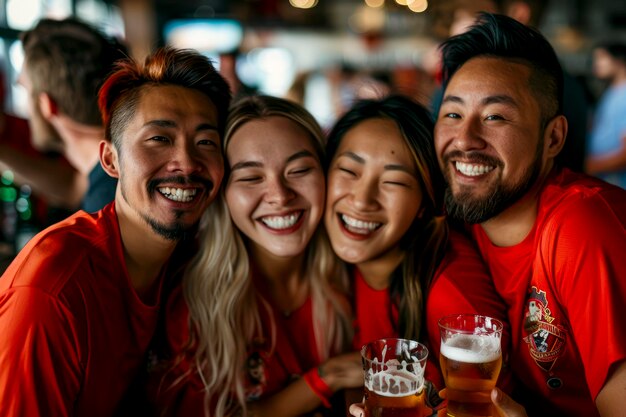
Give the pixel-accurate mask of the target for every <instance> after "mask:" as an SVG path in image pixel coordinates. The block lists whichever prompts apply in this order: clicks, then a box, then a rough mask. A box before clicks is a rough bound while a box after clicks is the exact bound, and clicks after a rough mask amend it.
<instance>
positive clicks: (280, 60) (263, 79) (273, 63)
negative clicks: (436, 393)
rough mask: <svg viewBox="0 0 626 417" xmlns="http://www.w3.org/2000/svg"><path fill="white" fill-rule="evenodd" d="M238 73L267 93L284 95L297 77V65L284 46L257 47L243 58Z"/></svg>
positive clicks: (243, 79) (243, 78) (245, 81)
mask: <svg viewBox="0 0 626 417" xmlns="http://www.w3.org/2000/svg"><path fill="white" fill-rule="evenodd" d="M237 75H238V76H239V78H240V79H241V81H243V82H244V83H245V84H248V85H254V86H257V88H258V89H259V90H260V91H261V92H262V93H265V94H269V95H274V96H280V97H282V96H284V95H285V94H286V93H287V90H289V87H291V84H292V83H293V81H294V79H295V77H296V65H295V62H294V59H293V56H292V55H291V53H290V52H289V51H288V50H287V49H284V48H257V49H253V50H252V51H250V52H249V53H248V54H247V55H246V57H245V59H243V60H241V61H240V63H239V67H238V70H237Z"/></svg>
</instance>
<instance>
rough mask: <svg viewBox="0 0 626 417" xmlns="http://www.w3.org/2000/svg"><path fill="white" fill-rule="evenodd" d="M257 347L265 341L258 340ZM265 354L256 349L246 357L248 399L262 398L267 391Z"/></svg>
mask: <svg viewBox="0 0 626 417" xmlns="http://www.w3.org/2000/svg"><path fill="white" fill-rule="evenodd" d="M255 345H256V347H257V348H258V347H259V346H262V345H263V343H262V342H259V341H257V343H255ZM264 356H265V355H264V354H263V353H262V352H261V351H259V350H255V351H253V352H251V353H250V354H249V355H248V358H247V359H246V376H247V380H248V381H247V382H248V383H247V384H246V385H247V386H246V394H245V395H246V400H247V401H254V400H258V399H259V398H261V395H263V392H264V391H265V385H266V383H267V382H266V377H265V359H264Z"/></svg>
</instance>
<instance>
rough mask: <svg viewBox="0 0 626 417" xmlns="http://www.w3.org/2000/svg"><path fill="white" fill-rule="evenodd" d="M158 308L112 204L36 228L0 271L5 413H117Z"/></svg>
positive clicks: (0, 405)
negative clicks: (134, 267) (135, 279)
mask: <svg viewBox="0 0 626 417" xmlns="http://www.w3.org/2000/svg"><path fill="white" fill-rule="evenodd" d="M159 292H160V291H159ZM157 313H158V307H157V305H146V304H144V303H143V302H142V301H141V300H140V298H139V297H138V296H137V294H136V292H135V290H134V289H133V287H132V285H131V283H130V279H129V277H128V273H127V270H126V265H125V262H124V253H123V249H122V242H121V237H120V232H119V226H118V221H117V216H116V214H115V207H114V203H111V204H110V205H108V206H107V207H105V208H104V209H103V210H101V211H99V212H96V213H93V214H87V213H85V212H82V211H81V212H78V213H76V214H74V215H73V216H71V217H69V218H67V219H66V220H64V221H63V222H60V223H57V224H55V225H53V226H51V227H49V228H48V229H46V230H44V231H43V232H41V233H39V234H38V235H37V236H36V237H34V238H33V239H32V240H31V241H30V242H29V243H28V245H26V247H25V248H24V249H23V250H22V251H21V252H20V253H19V255H18V257H17V258H16V259H15V261H14V262H13V263H12V264H11V265H10V266H9V268H8V269H7V270H6V272H5V273H4V275H3V276H2V277H1V278H0V335H1V336H0V387H2V389H0V415H2V416H28V417H36V416H70V415H72V416H89V417H98V416H111V415H113V414H114V412H115V411H116V409H117V407H118V405H119V403H120V401H121V400H122V397H123V395H124V393H125V391H126V389H127V388H128V386H129V384H130V383H131V381H132V380H133V378H134V377H135V375H136V373H137V371H138V370H139V369H140V367H141V365H142V364H143V363H144V360H145V359H144V357H145V352H146V350H147V347H148V344H149V342H150V340H151V338H152V335H153V331H154V329H155V327H156V322H157Z"/></svg>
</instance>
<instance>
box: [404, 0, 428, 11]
mask: <svg viewBox="0 0 626 417" xmlns="http://www.w3.org/2000/svg"><path fill="white" fill-rule="evenodd" d="M408 8H409V10H411V11H412V12H415V13H422V12H425V11H426V9H428V1H427V0H414V1H413V2H412V3H410V4H409V5H408Z"/></svg>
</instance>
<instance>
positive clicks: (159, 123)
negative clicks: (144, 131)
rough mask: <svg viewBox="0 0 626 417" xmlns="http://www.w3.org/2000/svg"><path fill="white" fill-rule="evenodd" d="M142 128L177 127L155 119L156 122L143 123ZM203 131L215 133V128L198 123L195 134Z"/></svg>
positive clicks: (171, 123)
mask: <svg viewBox="0 0 626 417" xmlns="http://www.w3.org/2000/svg"><path fill="white" fill-rule="evenodd" d="M143 126H144V127H150V126H155V127H166V128H173V127H177V126H178V125H177V124H176V122H174V121H173V120H163V119H157V120H149V121H147V122H146V123H144V125H143ZM205 130H215V131H217V126H214V125H212V124H210V123H200V124H199V125H198V126H196V132H202V131H205Z"/></svg>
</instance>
